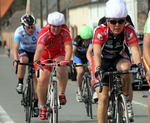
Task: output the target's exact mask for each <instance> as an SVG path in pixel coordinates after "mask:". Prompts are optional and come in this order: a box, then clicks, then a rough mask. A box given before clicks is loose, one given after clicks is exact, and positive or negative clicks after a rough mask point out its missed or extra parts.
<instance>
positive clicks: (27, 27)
mask: <svg viewBox="0 0 150 123" xmlns="http://www.w3.org/2000/svg"><path fill="white" fill-rule="evenodd" d="M24 27H25V28H26V29H34V25H32V26H24Z"/></svg>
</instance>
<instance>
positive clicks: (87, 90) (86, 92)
mask: <svg viewBox="0 0 150 123" xmlns="http://www.w3.org/2000/svg"><path fill="white" fill-rule="evenodd" d="M82 66H83V67H84V71H85V72H84V75H83V81H82V87H81V96H82V102H84V103H85V108H86V114H87V116H88V117H89V116H90V117H91V119H92V118H93V115H92V88H91V75H90V72H89V70H88V65H87V64H83V65H82Z"/></svg>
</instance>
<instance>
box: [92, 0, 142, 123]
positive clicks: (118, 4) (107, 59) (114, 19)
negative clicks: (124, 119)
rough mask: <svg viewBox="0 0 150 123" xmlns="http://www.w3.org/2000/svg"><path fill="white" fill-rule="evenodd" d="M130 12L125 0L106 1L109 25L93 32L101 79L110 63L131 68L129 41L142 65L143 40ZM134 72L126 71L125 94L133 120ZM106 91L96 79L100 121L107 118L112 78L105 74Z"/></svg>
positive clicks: (124, 77) (117, 66)
mask: <svg viewBox="0 0 150 123" xmlns="http://www.w3.org/2000/svg"><path fill="white" fill-rule="evenodd" d="M127 15H128V11H127V8H126V3H125V1H124V0H109V1H108V2H107V3H106V8H105V17H106V18H107V19H106V22H107V26H105V25H99V26H98V27H96V29H95V32H94V34H93V41H92V42H93V52H94V62H95V67H96V70H95V75H96V76H95V77H96V78H97V79H99V80H101V78H100V75H99V72H100V71H107V70H108V69H109V68H110V67H113V68H114V70H116V69H117V70H130V66H131V63H130V61H129V60H128V59H127V57H126V55H124V54H125V49H124V48H125V45H129V46H130V49H131V52H132V56H133V59H134V62H135V63H136V64H137V65H138V67H139V68H142V64H141V55H140V51H139V49H140V48H139V44H138V40H137V37H136V34H135V31H134V29H133V27H132V26H131V25H130V24H128V23H125V19H126V17H127ZM131 80H132V76H131V75H130V74H128V75H122V87H123V88H122V89H123V93H124V95H125V98H126V101H127V106H128V115H129V118H130V120H131V121H132V120H133V109H132V105H131V102H130V101H129V88H130V86H131ZM101 82H102V83H103V90H102V93H99V83H98V82H97V81H96V83H94V85H95V88H96V92H97V93H98V107H97V116H98V117H97V119H98V122H99V123H106V122H107V106H108V99H109V98H108V97H109V95H108V91H109V87H108V85H109V79H108V77H107V76H105V77H104V78H103V79H102V80H101Z"/></svg>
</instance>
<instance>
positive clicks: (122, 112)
mask: <svg viewBox="0 0 150 123" xmlns="http://www.w3.org/2000/svg"><path fill="white" fill-rule="evenodd" d="M118 106H119V107H118V118H117V119H118V121H119V122H118V123H130V122H129V117H128V110H127V104H126V99H125V97H124V95H123V94H121V95H120V97H119V102H118Z"/></svg>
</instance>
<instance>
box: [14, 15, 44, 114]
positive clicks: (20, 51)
mask: <svg viewBox="0 0 150 123" xmlns="http://www.w3.org/2000/svg"><path fill="white" fill-rule="evenodd" d="M21 24H22V25H21V26H19V27H18V28H17V29H16V31H15V34H14V62H13V65H14V66H15V67H16V65H17V61H20V62H21V63H28V62H33V57H34V53H35V50H36V45H37V39H38V33H39V32H40V30H41V29H40V27H38V26H36V25H35V18H34V17H33V16H32V15H26V14H25V15H23V16H22V17H21ZM25 70H26V66H24V65H19V66H18V84H17V87H16V91H17V92H18V93H19V94H21V93H22V91H23V79H24V76H25ZM33 81H34V90H36V83H37V80H36V77H35V74H34V75H33ZM35 92H36V91H35ZM35 116H38V98H37V94H36V93H35Z"/></svg>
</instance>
